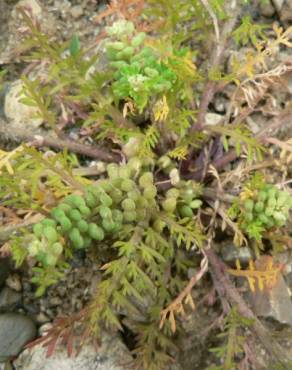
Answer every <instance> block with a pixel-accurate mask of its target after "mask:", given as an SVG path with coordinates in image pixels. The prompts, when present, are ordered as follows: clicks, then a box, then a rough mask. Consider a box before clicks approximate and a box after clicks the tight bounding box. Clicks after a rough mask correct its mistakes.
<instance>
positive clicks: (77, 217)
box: [68, 209, 82, 221]
mask: <svg viewBox="0 0 292 370" xmlns="http://www.w3.org/2000/svg"><path fill="white" fill-rule="evenodd" d="M68 216H69V217H70V219H71V220H73V221H80V220H82V216H81V213H80V212H79V211H78V209H71V211H70V212H69V213H68Z"/></svg>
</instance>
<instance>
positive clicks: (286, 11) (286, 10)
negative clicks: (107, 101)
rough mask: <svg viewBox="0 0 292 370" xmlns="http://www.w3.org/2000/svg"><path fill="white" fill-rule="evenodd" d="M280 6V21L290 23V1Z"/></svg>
mask: <svg viewBox="0 0 292 370" xmlns="http://www.w3.org/2000/svg"><path fill="white" fill-rule="evenodd" d="M282 2H283V1H282ZM282 5H283V6H282V7H281V11H280V17H281V21H284V22H288V21H292V0H286V1H285V2H284V4H282Z"/></svg>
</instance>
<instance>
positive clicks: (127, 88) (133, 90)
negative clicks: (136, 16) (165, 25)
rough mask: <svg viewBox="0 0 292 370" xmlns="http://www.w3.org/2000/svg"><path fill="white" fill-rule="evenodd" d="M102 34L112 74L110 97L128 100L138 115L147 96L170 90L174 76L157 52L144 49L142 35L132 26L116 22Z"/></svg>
mask: <svg viewBox="0 0 292 370" xmlns="http://www.w3.org/2000/svg"><path fill="white" fill-rule="evenodd" d="M106 30H107V35H108V36H109V37H108V39H107V40H106V41H105V48H106V54H107V58H108V62H109V66H110V67H112V68H113V70H114V73H113V77H114V82H113V84H112V88H113V93H114V95H115V96H116V97H117V98H118V99H124V98H127V97H131V98H132V99H133V100H134V101H135V103H136V105H137V107H138V108H139V110H140V111H142V110H143V108H144V107H145V106H146V104H147V102H148V100H149V99H150V97H151V96H153V95H155V94H160V93H165V92H167V91H169V90H171V89H172V87H173V86H174V84H175V82H176V80H177V76H176V73H175V72H174V71H173V70H172V69H171V68H170V67H169V64H165V63H163V62H162V61H161V59H160V58H159V55H158V54H157V53H159V52H158V51H157V50H156V51H155V50H154V49H153V48H151V47H148V46H145V45H144V44H145V43H144V41H145V38H146V34H145V33H144V32H137V31H136V30H135V28H134V24H133V23H132V22H127V21H124V20H123V21H117V22H115V23H114V24H113V26H112V27H108V28H107V29H106ZM122 30H123V31H122Z"/></svg>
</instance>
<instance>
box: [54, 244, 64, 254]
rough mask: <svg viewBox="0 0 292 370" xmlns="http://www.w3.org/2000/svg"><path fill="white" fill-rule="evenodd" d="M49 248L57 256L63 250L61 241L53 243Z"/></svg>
mask: <svg viewBox="0 0 292 370" xmlns="http://www.w3.org/2000/svg"><path fill="white" fill-rule="evenodd" d="M51 250H52V252H53V254H55V255H57V256H59V255H60V254H61V253H62V252H63V246H62V244H61V243H54V244H53V245H52V246H51Z"/></svg>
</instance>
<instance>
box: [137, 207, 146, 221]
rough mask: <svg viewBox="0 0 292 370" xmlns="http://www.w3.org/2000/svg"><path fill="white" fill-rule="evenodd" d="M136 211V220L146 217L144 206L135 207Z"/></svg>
mask: <svg viewBox="0 0 292 370" xmlns="http://www.w3.org/2000/svg"><path fill="white" fill-rule="evenodd" d="M136 213H137V221H143V220H145V219H146V216H147V211H146V209H145V208H141V209H137V210H136Z"/></svg>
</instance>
